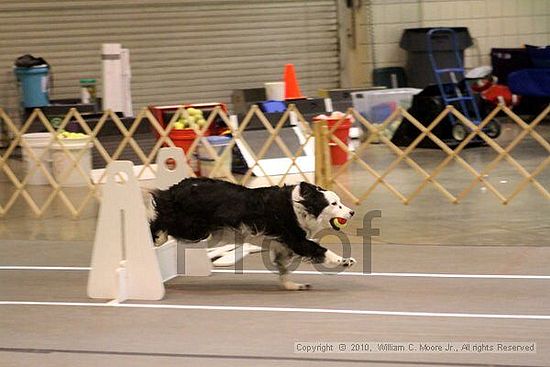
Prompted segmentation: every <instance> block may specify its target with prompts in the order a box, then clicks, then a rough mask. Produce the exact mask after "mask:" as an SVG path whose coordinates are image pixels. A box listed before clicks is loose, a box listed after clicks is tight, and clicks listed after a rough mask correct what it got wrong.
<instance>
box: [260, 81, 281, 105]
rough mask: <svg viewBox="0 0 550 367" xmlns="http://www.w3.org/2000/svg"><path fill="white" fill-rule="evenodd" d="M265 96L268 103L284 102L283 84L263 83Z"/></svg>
mask: <svg viewBox="0 0 550 367" xmlns="http://www.w3.org/2000/svg"><path fill="white" fill-rule="evenodd" d="M264 87H265V96H266V99H267V100H268V101H284V100H285V82H270V83H264Z"/></svg>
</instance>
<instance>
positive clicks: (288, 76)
mask: <svg viewBox="0 0 550 367" xmlns="http://www.w3.org/2000/svg"><path fill="white" fill-rule="evenodd" d="M284 80H285V99H299V98H305V97H304V96H302V92H300V86H299V85H298V81H297V80H296V71H295V70H294V64H286V65H285V74H284Z"/></svg>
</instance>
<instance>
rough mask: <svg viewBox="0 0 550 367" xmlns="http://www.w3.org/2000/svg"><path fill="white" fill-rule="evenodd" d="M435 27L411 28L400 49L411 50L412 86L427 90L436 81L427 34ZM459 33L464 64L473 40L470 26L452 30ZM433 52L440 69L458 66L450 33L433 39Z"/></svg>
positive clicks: (409, 66)
mask: <svg viewBox="0 0 550 367" xmlns="http://www.w3.org/2000/svg"><path fill="white" fill-rule="evenodd" d="M431 29H434V28H408V29H405V30H404V31H403V35H402V36H401V42H400V43H399V46H400V47H401V48H402V49H404V50H407V65H406V71H407V80H408V84H409V86H410V87H414V88H425V87H427V86H428V85H430V84H435V83H436V80H435V77H434V73H433V70H432V65H431V63H430V58H429V56H428V38H427V33H428V32H429V31H430V30H431ZM451 29H452V30H454V31H455V32H456V37H457V46H458V50H457V51H458V52H459V55H460V59H461V60H462V64H463V65H464V50H465V49H467V48H468V47H470V46H471V45H472V44H473V43H472V37H470V33H469V32H468V28H466V27H454V28H451ZM432 42H433V43H432V49H433V52H434V56H435V59H436V61H437V65H438V67H439V68H445V67H456V66H457V65H456V58H455V54H454V50H453V44H452V40H451V36H450V34H444V33H442V34H435V35H433V36H432Z"/></svg>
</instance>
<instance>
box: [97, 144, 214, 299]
mask: <svg viewBox="0 0 550 367" xmlns="http://www.w3.org/2000/svg"><path fill="white" fill-rule="evenodd" d="M169 158H172V159H173V160H174V162H175V169H173V170H170V169H168V167H167V166H166V164H165V162H166V160H167V159H169ZM157 163H158V164H157V169H158V172H157V175H158V182H159V185H160V186H161V188H163V187H169V186H170V185H172V184H173V183H176V182H179V181H180V180H181V179H182V178H183V177H185V173H186V172H188V171H185V170H186V169H188V167H187V163H186V160H185V157H184V154H183V150H182V149H180V148H162V149H161V150H160V151H159V155H158V157H157ZM106 173H107V174H106V177H107V181H106V184H105V187H104V189H103V198H104V199H103V201H102V203H101V207H100V210H99V217H98V224H97V228H96V236H95V241H94V248H93V251H92V264H91V270H90V273H89V278H88V296H89V297H91V298H102V299H114V300H116V301H118V302H122V301H125V300H127V299H136V300H160V299H162V298H163V297H164V292H165V289H164V281H166V280H168V279H172V278H174V277H175V276H178V275H186V276H191V275H192V276H207V275H210V273H211V267H212V265H211V262H210V259H209V257H208V256H207V254H206V248H205V247H206V245H205V242H206V241H204V243H203V244H200V245H198V244H196V243H193V244H187V243H182V242H177V241H175V240H173V239H172V240H169V241H167V242H166V243H165V244H163V245H162V246H160V247H154V245H153V239H152V237H151V232H150V230H149V223H148V221H147V218H146V214H145V205H144V203H143V196H142V192H141V189H140V187H139V185H138V182H137V179H136V177H135V176H134V173H133V163H132V162H130V161H114V162H111V163H110V164H109V165H108V166H107V170H106Z"/></svg>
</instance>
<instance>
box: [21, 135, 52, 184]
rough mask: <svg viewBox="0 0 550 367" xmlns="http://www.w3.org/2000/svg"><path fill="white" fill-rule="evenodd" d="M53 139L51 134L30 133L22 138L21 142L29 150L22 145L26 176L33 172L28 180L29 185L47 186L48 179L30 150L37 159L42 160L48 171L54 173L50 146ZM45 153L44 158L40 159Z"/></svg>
mask: <svg viewBox="0 0 550 367" xmlns="http://www.w3.org/2000/svg"><path fill="white" fill-rule="evenodd" d="M51 139H52V135H51V134H50V133H28V134H23V135H22V136H21V140H23V141H24V142H25V143H26V146H27V148H25V147H23V146H22V145H21V148H22V151H23V162H24V163H25V175H26V174H27V172H32V173H31V174H30V176H29V179H28V180H27V184H29V185H47V184H48V183H49V182H48V179H47V176H46V174H45V173H44V171H43V170H42V169H41V168H40V166H39V165H38V163H37V162H36V161H34V159H33V158H32V157H31V155H30V153H29V149H30V150H32V152H33V154H34V155H35V156H36V158H37V159H39V160H40V162H41V163H42V165H43V166H44V168H45V169H46V171H48V173H50V174H51V173H52V159H51V155H50V151H49V149H48V144H49V143H50V140H51ZM42 153H44V155H43V156H42V157H40V156H41V155H42Z"/></svg>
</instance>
